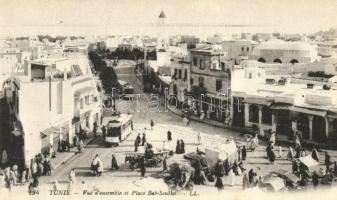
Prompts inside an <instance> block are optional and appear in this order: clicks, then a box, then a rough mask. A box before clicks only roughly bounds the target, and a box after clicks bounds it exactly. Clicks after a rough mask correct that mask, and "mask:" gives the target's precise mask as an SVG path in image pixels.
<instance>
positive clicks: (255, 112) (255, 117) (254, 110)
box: [249, 105, 259, 123]
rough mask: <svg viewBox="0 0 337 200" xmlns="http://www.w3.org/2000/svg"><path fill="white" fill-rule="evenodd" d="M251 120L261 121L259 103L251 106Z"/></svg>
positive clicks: (254, 121)
mask: <svg viewBox="0 0 337 200" xmlns="http://www.w3.org/2000/svg"><path fill="white" fill-rule="evenodd" d="M249 122H253V123H258V122H259V108H258V107H257V105H250V106H249Z"/></svg>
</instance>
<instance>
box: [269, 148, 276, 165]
mask: <svg viewBox="0 0 337 200" xmlns="http://www.w3.org/2000/svg"><path fill="white" fill-rule="evenodd" d="M275 158H276V156H275V152H274V151H273V150H271V151H270V157H269V161H270V162H271V164H274V162H275Z"/></svg>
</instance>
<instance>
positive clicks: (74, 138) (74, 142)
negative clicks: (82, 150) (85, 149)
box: [73, 135, 78, 147]
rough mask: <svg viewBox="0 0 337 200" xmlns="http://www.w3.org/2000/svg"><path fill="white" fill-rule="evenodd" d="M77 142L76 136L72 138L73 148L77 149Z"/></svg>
mask: <svg viewBox="0 0 337 200" xmlns="http://www.w3.org/2000/svg"><path fill="white" fill-rule="evenodd" d="M77 142H78V137H77V135H75V136H74V137H73V145H74V147H77Z"/></svg>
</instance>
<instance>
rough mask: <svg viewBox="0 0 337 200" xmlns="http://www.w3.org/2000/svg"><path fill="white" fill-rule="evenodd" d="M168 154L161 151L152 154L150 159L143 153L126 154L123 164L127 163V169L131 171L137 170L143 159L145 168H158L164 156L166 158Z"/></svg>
mask: <svg viewBox="0 0 337 200" xmlns="http://www.w3.org/2000/svg"><path fill="white" fill-rule="evenodd" d="M168 154H169V151H161V152H156V153H154V154H153V156H152V157H151V158H147V157H146V156H145V155H144V153H137V152H134V153H127V154H126V155H125V162H126V163H129V168H130V169H131V170H134V169H137V168H139V167H140V164H141V161H142V159H144V165H145V167H159V166H160V165H161V163H162V162H163V160H164V158H165V156H168Z"/></svg>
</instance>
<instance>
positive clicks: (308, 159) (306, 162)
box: [298, 156, 320, 168]
mask: <svg viewBox="0 0 337 200" xmlns="http://www.w3.org/2000/svg"><path fill="white" fill-rule="evenodd" d="M298 160H299V161H300V162H301V163H303V164H304V165H305V166H307V167H309V168H310V167H314V166H319V165H320V164H319V162H317V161H316V160H314V159H313V158H312V157H311V156H305V157H300V158H298Z"/></svg>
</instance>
